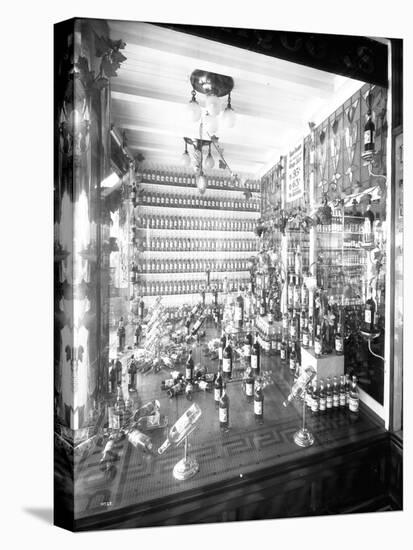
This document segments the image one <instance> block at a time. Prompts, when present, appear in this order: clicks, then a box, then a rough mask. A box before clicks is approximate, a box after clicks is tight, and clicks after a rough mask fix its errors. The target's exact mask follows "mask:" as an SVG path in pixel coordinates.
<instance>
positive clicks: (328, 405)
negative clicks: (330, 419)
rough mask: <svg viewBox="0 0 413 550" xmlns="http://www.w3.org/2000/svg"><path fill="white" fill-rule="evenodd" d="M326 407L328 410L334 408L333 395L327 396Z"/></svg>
mask: <svg viewBox="0 0 413 550" xmlns="http://www.w3.org/2000/svg"><path fill="white" fill-rule="evenodd" d="M326 406H327V409H331V408H332V406H333V396H332V395H327V398H326Z"/></svg>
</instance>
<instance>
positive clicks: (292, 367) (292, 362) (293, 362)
mask: <svg viewBox="0 0 413 550" xmlns="http://www.w3.org/2000/svg"><path fill="white" fill-rule="evenodd" d="M296 361H297V352H296V351H295V342H292V343H291V351H290V371H291V372H293V373H295V368H296Z"/></svg>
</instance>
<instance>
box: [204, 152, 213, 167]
mask: <svg viewBox="0 0 413 550" xmlns="http://www.w3.org/2000/svg"><path fill="white" fill-rule="evenodd" d="M214 165H215V161H214V157H213V156H212V155H211V153H208V156H207V158H206V159H205V164H204V166H205V168H206V169H207V170H212V168H213V167H214Z"/></svg>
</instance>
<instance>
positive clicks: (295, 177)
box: [286, 142, 304, 202]
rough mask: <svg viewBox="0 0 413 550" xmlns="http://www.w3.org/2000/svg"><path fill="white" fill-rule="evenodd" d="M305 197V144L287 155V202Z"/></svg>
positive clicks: (300, 144) (299, 145)
mask: <svg viewBox="0 0 413 550" xmlns="http://www.w3.org/2000/svg"><path fill="white" fill-rule="evenodd" d="M303 195H304V142H301V143H299V144H298V145H297V146H296V147H294V149H291V150H290V151H289V153H288V155H287V193H286V202H292V201H295V200H296V199H299V198H301V197H302V196H303Z"/></svg>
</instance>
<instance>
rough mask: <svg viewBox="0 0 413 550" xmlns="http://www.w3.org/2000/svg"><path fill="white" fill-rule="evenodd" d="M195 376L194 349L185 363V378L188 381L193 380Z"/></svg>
mask: <svg viewBox="0 0 413 550" xmlns="http://www.w3.org/2000/svg"><path fill="white" fill-rule="evenodd" d="M193 376H194V360H193V359H192V350H191V351H190V352H189V355H188V358H187V360H186V365H185V380H186V382H192V378H193Z"/></svg>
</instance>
